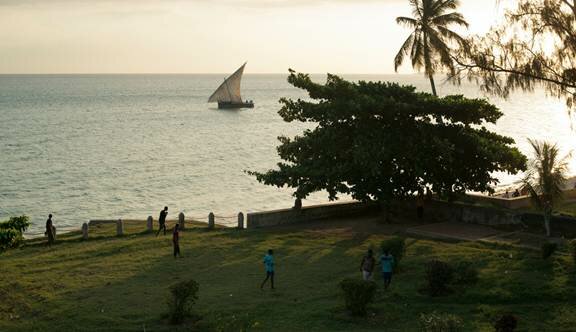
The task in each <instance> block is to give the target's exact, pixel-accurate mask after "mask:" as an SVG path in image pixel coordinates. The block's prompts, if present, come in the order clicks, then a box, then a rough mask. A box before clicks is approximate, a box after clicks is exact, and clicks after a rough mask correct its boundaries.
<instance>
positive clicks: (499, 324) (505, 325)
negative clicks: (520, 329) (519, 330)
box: [494, 314, 518, 332]
mask: <svg viewBox="0 0 576 332" xmlns="http://www.w3.org/2000/svg"><path fill="white" fill-rule="evenodd" d="M517 325H518V319H517V318H516V317H515V316H514V315H511V314H504V315H502V316H501V317H500V318H498V320H496V322H495V323H494V330H495V331H496V332H514V330H516V326H517Z"/></svg>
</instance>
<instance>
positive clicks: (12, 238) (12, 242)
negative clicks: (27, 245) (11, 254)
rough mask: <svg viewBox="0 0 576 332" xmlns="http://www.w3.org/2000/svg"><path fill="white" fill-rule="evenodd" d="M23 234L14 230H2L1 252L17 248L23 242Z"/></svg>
mask: <svg viewBox="0 0 576 332" xmlns="http://www.w3.org/2000/svg"><path fill="white" fill-rule="evenodd" d="M22 241H23V239H22V234H20V233H19V232H18V231H16V230H14V229H11V228H9V229H2V228H0V252H1V251H4V250H6V249H10V248H14V247H17V246H18V245H19V244H20V243H21V242H22Z"/></svg>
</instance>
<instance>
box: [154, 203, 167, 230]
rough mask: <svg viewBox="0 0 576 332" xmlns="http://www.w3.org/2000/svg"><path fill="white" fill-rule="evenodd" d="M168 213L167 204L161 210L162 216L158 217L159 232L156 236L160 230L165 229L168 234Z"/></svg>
mask: <svg viewBox="0 0 576 332" xmlns="http://www.w3.org/2000/svg"><path fill="white" fill-rule="evenodd" d="M167 215H168V207H167V206H165V207H164V210H162V211H160V217H159V218H158V224H159V227H158V232H157V233H156V236H158V234H160V231H162V230H164V235H166V216H167Z"/></svg>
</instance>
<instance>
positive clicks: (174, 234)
mask: <svg viewBox="0 0 576 332" xmlns="http://www.w3.org/2000/svg"><path fill="white" fill-rule="evenodd" d="M172 243H173V244H174V258H176V256H178V257H182V256H181V255H180V225H178V224H176V225H175V226H174V231H173V232H172Z"/></svg>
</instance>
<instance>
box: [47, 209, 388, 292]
mask: <svg viewBox="0 0 576 332" xmlns="http://www.w3.org/2000/svg"><path fill="white" fill-rule="evenodd" d="M167 216H168V207H167V206H165V207H164V209H163V210H162V211H160V216H159V218H158V226H159V227H158V231H157V232H156V236H158V235H160V232H162V231H163V233H164V235H166V230H167V229H166V217H167ZM55 232H56V229H55V227H54V225H53V221H52V214H50V215H49V216H48V220H46V233H45V235H46V236H47V237H48V245H49V246H51V245H52V244H53V243H54V239H55ZM172 244H173V248H174V258H177V257H181V255H180V225H179V224H178V223H176V224H175V225H174V229H173V230H172ZM263 263H264V269H265V272H266V278H265V279H264V281H262V284H261V285H260V289H264V286H265V285H266V283H267V282H268V281H270V288H271V289H274V269H275V263H274V251H273V250H272V249H268V252H267V253H266V255H265V256H264V260H263ZM376 265H377V263H376V259H375V258H374V253H373V251H372V249H369V250H368V252H367V253H366V255H365V256H364V257H363V258H362V262H361V263H360V271H361V273H362V277H363V279H364V280H373V278H374V270H375V268H376ZM379 265H380V266H381V271H382V279H383V280H384V287H385V288H386V289H387V288H388V286H390V282H391V281H392V268H393V266H394V257H393V256H392V255H391V254H390V252H389V251H388V250H383V251H382V255H381V256H380V258H379Z"/></svg>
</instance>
